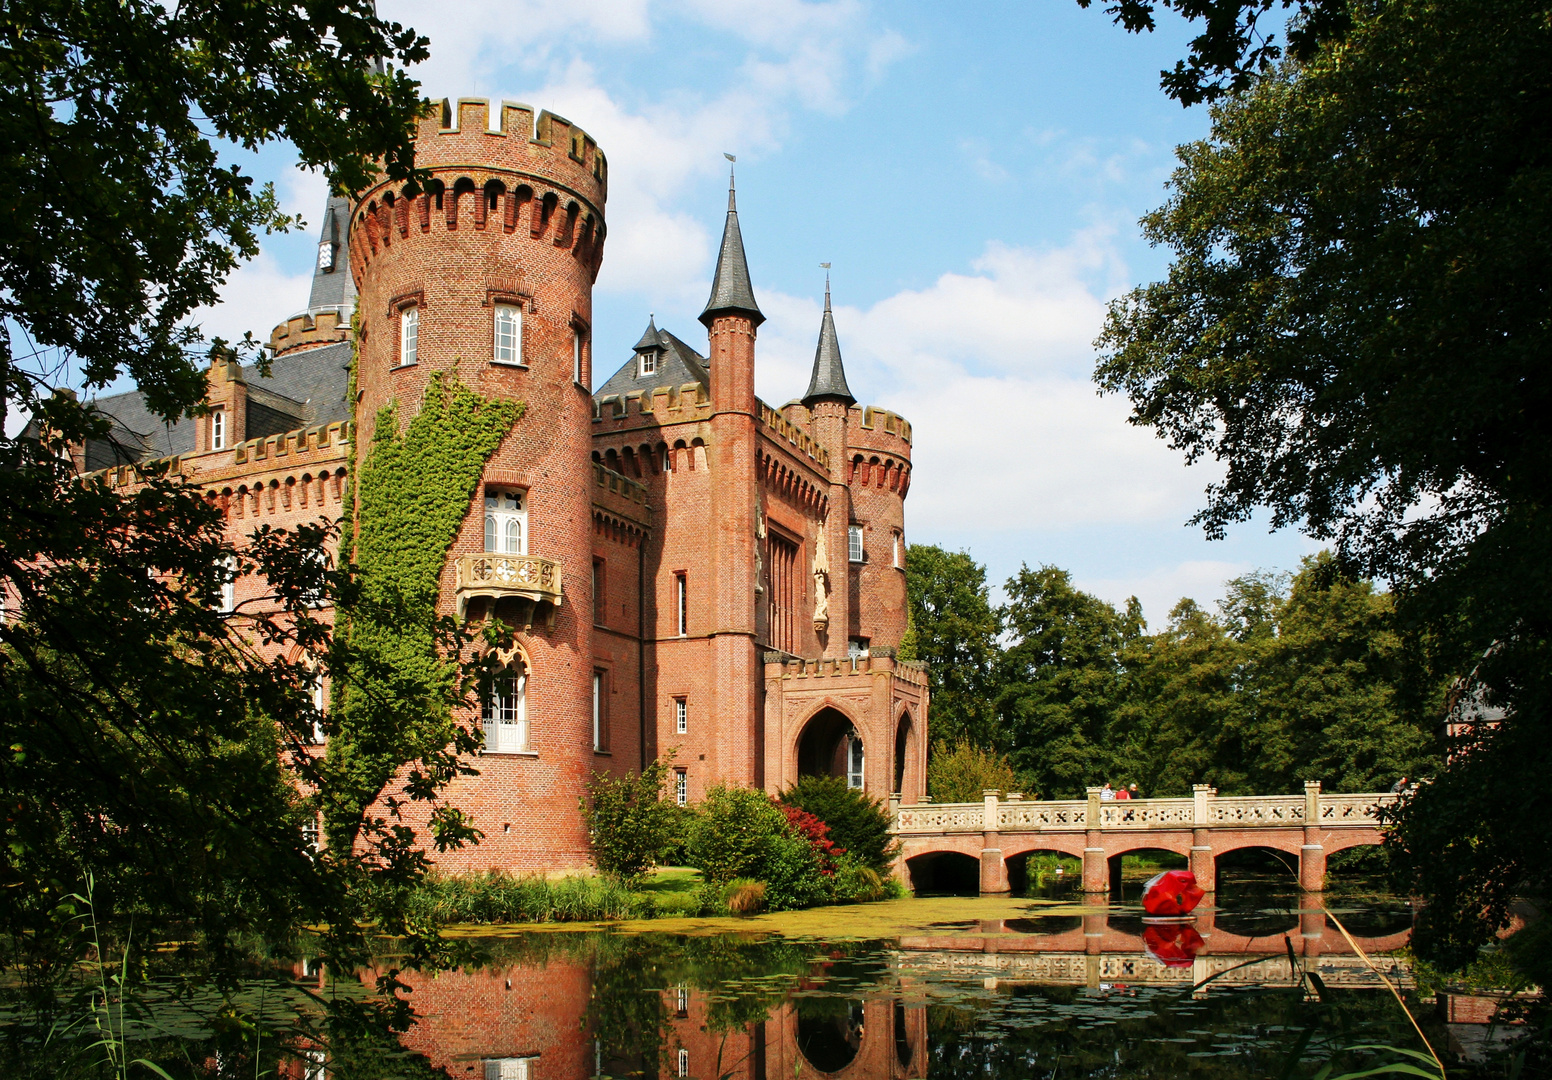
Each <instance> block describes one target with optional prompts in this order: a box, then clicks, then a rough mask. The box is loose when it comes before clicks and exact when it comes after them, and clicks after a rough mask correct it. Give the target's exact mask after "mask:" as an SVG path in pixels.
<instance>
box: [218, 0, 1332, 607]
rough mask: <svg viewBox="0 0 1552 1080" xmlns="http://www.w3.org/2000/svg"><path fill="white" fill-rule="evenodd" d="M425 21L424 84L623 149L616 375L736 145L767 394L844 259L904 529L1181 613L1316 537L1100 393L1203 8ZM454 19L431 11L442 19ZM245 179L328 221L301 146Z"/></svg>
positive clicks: (911, 6)
mask: <svg viewBox="0 0 1552 1080" xmlns="http://www.w3.org/2000/svg"><path fill="white" fill-rule="evenodd" d="M378 7H379V10H380V11H381V12H382V14H383V15H384V16H386V17H388V18H392V19H396V20H398V21H401V22H404V23H406V24H409V25H412V26H414V27H415V28H416V29H418V30H420V31H421V32H422V33H425V34H426V35H427V36H429V37H430V38H431V59H430V60H429V61H428V62H427V63H426V64H424V65H422V66H421V67H420V68H419V69H417V70H416V72H415V74H416V75H417V77H418V78H420V80H421V81H422V83H423V87H424V90H425V92H426V94H427V95H428V96H430V97H433V98H441V97H444V96H447V97H457V96H482V97H492V98H509V99H513V100H517V101H524V102H528V103H530V104H532V105H534V106H537V107H539V108H548V109H550V110H552V111H554V112H557V113H559V114H561V115H563V116H566V117H567V118H569V119H570V120H572V121H573V122H575V123H577V124H579V125H580V126H582V127H583V128H584V129H586V130H587V131H588V132H589V133H590V134H592V135H593V136H594V137H595V138H597V140H598V142H599V144H600V145H601V146H602V147H603V148H604V151H605V153H607V154H608V155H609V161H610V195H609V204H608V208H607V218H608V222H609V240H608V247H607V249H606V252H605V260H604V267H603V271H602V274H601V275H600V277H599V280H598V284H597V288H596V292H595V297H594V308H595V310H594V322H595V336H594V343H595V344H594V349H595V357H596V359H595V363H594V366H595V375H596V378H597V380H598V381H600V382H601V381H602V380H603V379H604V378H607V377H608V375H609V374H610V373H611V372H612V371H613V370H614V369H615V368H616V367H617V366H618V365H619V364H620V363H623V362H624V361H625V359H626V358H627V357H628V356H629V355H630V346H631V345H632V343H634V342H635V340H636V339H637V337H638V336H639V335H640V332H641V329H642V327H643V326H644V325H645V324H646V320H647V316H648V313H649V312H650V313H655V314H656V317H657V322H658V325H659V326H663V327H666V328H668V329H670V330H673V331H674V332H676V333H678V334H679V335H680V336H682V337H684V338H686V339H687V340H690V341H692V342H694V341H697V340H704V331H703V330H702V329H701V327H700V326H699V324H698V323H697V322H696V321H695V316H696V315H697V314H698V313H699V311H700V309H701V306H702V305H703V304H704V302H705V297H706V294H707V291H708V288H709V282H710V277H711V271H712V267H713V259H714V254H715V244H716V241H717V239H718V236H719V234H720V229H721V224H722V211H723V207H724V205H725V202H724V199H725V194H724V193H725V190H726V183H727V175H726V162H725V161H724V159H723V157H722V154H723V152H724V151H726V152H730V153H734V154H736V155H737V156H738V190H739V210H740V220H741V224H742V226H743V235H744V241H745V245H746V247H747V249H748V254H749V263H750V269H751V273H752V276H753V279H754V285H755V291H756V295H757V297H758V299H759V302H760V304H761V307H762V308H763V309H764V311H765V313H766V315H767V316H768V320H769V321H768V322H767V323H766V324H765V325H764V326H763V327H762V328H761V331H760V337H759V344H758V363H759V367H758V369H757V376H756V379H757V388H758V390H759V392H760V394H761V396H762V397H764V398H765V399H766V400H767V401H769V402H771V403H773V404H780V403H781V402H784V401H787V400H789V399H790V398H792V397H796V396H798V395H799V394H801V393H802V391H803V389H804V387H805V386H806V385H807V375H808V367H809V365H810V363H811V361H812V357H813V350H814V342H815V338H816V335H817V333H818V327H819V312H820V308H821V304H822V301H823V287H824V279H823V271H822V270H820V269H819V266H818V264H819V263H821V262H830V263H833V264H834V270H833V277H834V290H835V306H836V322H837V326H838V328H839V332H840V339H841V347H842V352H843V355H844V357H845V360H846V364H847V371H848V376H849V378H850V381H851V386H852V389H853V392H854V393H856V394H857V395H858V397H859V398H860V399H861V400H862V401H863V402H864V403H868V404H877V405H881V406H884V407H886V408H890V409H893V410H894V411H896V412H899V413H901V414H902V415H904V416H906V417H907V418H908V419H910V420H911V422H912V424H913V426H914V431H915V437H916V442H915V474H914V479H913V486H912V489H911V494H910V498H909V499H908V501H907V517H906V524H907V532H908V537H909V539H910V540H911V541H913V542H917V543H924V542H930V543H936V544H941V545H943V546H945V547H949V548H954V549H958V548H966V549H968V550H969V551H970V552H971V553H972V554H973V555H974V556H975V557H976V558H977V559H979V560H981V561H982V562H984V563H986V564H987V565H988V570H989V576H990V578H991V580H992V581H993V582H994V583H1000V582H1001V581H1002V580H1004V579H1006V578H1007V577H1008V576H1009V575H1011V574H1013V573H1014V572H1016V571H1017V569H1018V566H1019V564H1020V563H1021V562H1028V563H1029V564H1030V565H1032V566H1034V565H1039V564H1041V563H1054V564H1056V565H1058V566H1062V567H1065V568H1067V569H1069V570H1071V571H1072V572H1073V574H1074V576H1075V578H1076V580H1077V582H1078V584H1079V585H1080V586H1082V587H1084V588H1087V589H1089V590H1091V591H1094V592H1097V593H1099V594H1100V595H1101V596H1104V597H1105V598H1106V599H1109V600H1111V601H1114V602H1117V603H1120V602H1124V600H1125V599H1126V597H1127V596H1129V595H1132V594H1136V595H1137V596H1139V597H1140V598H1141V599H1142V601H1143V605H1144V611H1145V614H1146V615H1147V616H1148V618H1149V621H1150V623H1152V624H1154V625H1159V624H1161V623H1162V622H1163V621H1164V618H1165V616H1166V615H1167V613H1168V610H1169V608H1170V607H1171V606H1172V605H1173V603H1174V601H1175V600H1176V599H1178V598H1179V597H1181V596H1186V595H1189V596H1194V597H1196V598H1197V599H1198V600H1200V601H1203V602H1210V601H1212V600H1215V599H1216V598H1217V597H1218V596H1219V595H1221V585H1222V582H1223V581H1224V580H1226V579H1227V578H1229V577H1231V576H1233V575H1235V574H1238V573H1242V572H1245V571H1247V570H1251V569H1257V568H1278V569H1288V568H1291V567H1294V566H1296V565H1297V562H1298V559H1299V558H1300V556H1301V555H1302V554H1304V553H1306V552H1308V551H1310V550H1312V545H1311V544H1310V543H1309V542H1308V541H1307V540H1305V539H1304V538H1302V537H1300V536H1298V535H1297V534H1294V533H1287V532H1285V533H1281V534H1277V535H1268V534H1267V532H1266V530H1265V528H1264V527H1263V526H1256V525H1247V526H1245V527H1243V528H1241V529H1238V530H1236V531H1235V532H1234V533H1233V534H1232V535H1231V536H1230V537H1229V538H1228V539H1226V540H1224V541H1220V542H1216V543H1209V542H1207V541H1206V540H1204V539H1203V538H1202V536H1201V533H1200V531H1199V530H1194V529H1191V528H1188V527H1186V525H1185V522H1186V520H1187V519H1188V518H1189V517H1190V516H1191V513H1192V512H1193V510H1194V509H1195V508H1196V507H1197V506H1198V505H1199V504H1200V501H1201V492H1202V488H1203V486H1204V485H1205V484H1207V483H1208V482H1210V481H1211V480H1212V479H1213V477H1214V476H1215V475H1216V472H1215V470H1214V466H1212V465H1211V464H1208V465H1205V466H1199V467H1196V468H1191V469H1187V468H1186V467H1185V466H1184V464H1183V463H1182V461H1181V459H1180V458H1179V456H1178V455H1176V454H1174V453H1172V452H1171V451H1169V450H1168V449H1167V448H1166V447H1165V446H1164V445H1163V444H1162V443H1159V442H1158V441H1157V440H1155V439H1154V438H1153V437H1152V436H1151V435H1150V434H1149V433H1147V432H1144V431H1140V430H1138V429H1135V428H1132V427H1130V426H1129V425H1128V424H1127V423H1126V411H1127V410H1126V406H1125V403H1124V402H1123V401H1120V400H1116V399H1113V398H1111V399H1101V398H1099V397H1098V396H1097V395H1096V394H1095V392H1094V388H1093V385H1092V383H1091V382H1090V374H1091V372H1092V370H1093V365H1094V350H1093V348H1092V345H1091V342H1092V341H1093V339H1094V337H1095V336H1096V334H1097V333H1098V330H1099V327H1100V322H1101V319H1102V317H1103V311H1104V304H1105V301H1106V300H1108V299H1109V298H1110V297H1113V296H1115V295H1117V294H1118V293H1120V292H1121V291H1123V290H1124V289H1126V288H1128V287H1130V286H1131V285H1133V284H1136V283H1140V282H1143V281H1147V280H1152V279H1153V278H1155V277H1157V276H1160V275H1161V274H1162V272H1163V270H1164V267H1165V253H1163V252H1159V251H1154V250H1151V249H1150V248H1149V247H1148V246H1147V244H1146V243H1144V242H1143V240H1142V239H1141V236H1140V232H1139V229H1138V226H1137V219H1138V218H1139V217H1140V216H1141V215H1142V214H1143V213H1145V212H1146V211H1147V210H1149V209H1151V208H1152V207H1154V206H1156V205H1157V204H1158V203H1159V202H1160V201H1161V200H1162V199H1163V198H1164V184H1165V181H1166V180H1167V178H1168V176H1169V173H1170V170H1171V168H1172V166H1173V162H1174V156H1173V150H1174V147H1175V146H1176V145H1177V144H1179V143H1181V142H1185V141H1188V140H1191V139H1194V138H1198V137H1201V136H1202V135H1203V134H1204V133H1205V132H1206V130H1207V122H1208V118H1207V115H1206V112H1205V110H1203V109H1200V108H1197V109H1191V110H1185V109H1182V108H1181V107H1180V106H1179V105H1178V104H1176V103H1175V102H1173V101H1170V100H1168V99H1167V98H1165V97H1164V95H1163V93H1162V92H1161V91H1160V90H1159V88H1158V73H1159V70H1160V69H1161V68H1163V67H1166V66H1172V65H1173V63H1174V60H1175V59H1177V58H1178V57H1180V56H1182V55H1184V47H1185V41H1186V39H1187V37H1188V36H1189V32H1188V28H1187V27H1185V26H1184V25H1183V24H1181V23H1179V22H1171V21H1168V20H1165V21H1164V22H1162V24H1161V27H1160V29H1159V31H1157V32H1155V33H1154V34H1151V35H1144V36H1140V37H1138V36H1133V35H1128V34H1126V33H1124V32H1122V31H1121V30H1120V29H1119V28H1118V27H1115V26H1113V25H1112V24H1111V23H1110V21H1109V19H1108V18H1107V17H1106V16H1105V15H1104V14H1103V12H1102V11H1100V10H1098V9H1097V8H1096V9H1091V10H1088V11H1084V10H1081V9H1079V8H1078V6H1077V4H1076V3H1075V2H1074V0H1034V2H1033V3H1031V2H1028V0H1025V2H1022V3H991V2H966V3H960V4H953V5H945V4H926V3H921V4H918V3H903V2H896V3H890V4H882V3H869V2H866V0H834V2H814V3H807V2H801V0H677V2H656V0H566V2H551V0H517V2H514V0H502V2H499V3H498V2H486V0H456V2H452V3H445V4H442V5H436V6H428V5H425V4H420V3H408V2H403V0H380V2H379V5H378ZM428 12H433V13H434V17H430V18H428V17H427V13H428ZM250 168H251V169H252V170H253V171H254V172H256V173H257V174H258V175H260V176H261V177H262V178H266V179H273V180H275V182H276V184H277V186H278V188H279V189H280V191H281V194H282V196H283V199H284V200H285V201H286V203H287V205H288V207H289V208H291V209H293V210H295V211H298V212H301V213H302V214H303V215H304V216H305V217H307V218H308V220H309V222H315V221H316V220H317V216H318V210H319V208H320V207H321V205H322V199H323V194H324V189H323V185H322V182H321V181H320V180H319V179H318V178H317V177H314V176H308V175H304V174H301V173H299V172H298V171H297V170H296V169H294V168H293V167H291V164H290V161H289V160H288V156H287V154H286V153H285V151H284V148H281V147H276V148H272V149H270V150H268V151H266V152H265V153H264V154H262V155H260V157H259V158H258V159H257V160H256V161H255V162H253V163H252V164H251V166H250ZM313 243H314V240H313V237H312V235H311V231H310V230H309V231H308V232H307V233H305V234H293V235H289V236H282V237H275V238H271V240H270V241H269V242H267V243H266V245H265V250H264V254H263V255H262V256H261V258H260V259H259V260H257V261H256V262H255V263H254V264H252V265H250V266H249V267H247V268H245V269H244V270H242V271H240V272H239V274H238V275H237V276H236V277H235V278H234V279H233V281H232V282H231V284H230V287H229V289H228V290H227V294H226V296H227V300H226V303H225V304H223V305H222V307H221V308H220V309H218V310H215V311H212V312H209V313H208V314H207V315H206V317H205V318H204V325H205V327H206V330H207V332H208V333H221V334H225V335H231V334H232V333H233V332H237V333H240V332H241V331H242V330H243V329H252V330H254V331H255V333H256V335H258V336H263V337H267V335H268V329H269V327H270V326H271V325H273V324H274V323H276V322H278V321H280V320H281V319H282V318H283V317H284V316H285V315H287V314H289V313H290V312H291V311H292V310H293V309H296V308H298V307H300V306H302V305H303V304H304V303H305V297H306V279H307V274H308V272H309V271H310V269H311V262H312V258H313V251H314V249H313Z"/></svg>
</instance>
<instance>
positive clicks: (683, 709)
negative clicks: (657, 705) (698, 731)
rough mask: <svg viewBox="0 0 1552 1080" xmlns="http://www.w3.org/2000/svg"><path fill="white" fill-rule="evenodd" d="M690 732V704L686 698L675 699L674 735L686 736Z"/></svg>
mask: <svg viewBox="0 0 1552 1080" xmlns="http://www.w3.org/2000/svg"><path fill="white" fill-rule="evenodd" d="M689 730H690V704H689V702H688V701H686V700H685V699H684V698H682V697H681V698H674V734H676V735H685V734H688V733H689Z"/></svg>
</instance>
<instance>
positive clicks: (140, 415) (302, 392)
mask: <svg viewBox="0 0 1552 1080" xmlns="http://www.w3.org/2000/svg"><path fill="white" fill-rule="evenodd" d="M349 366H350V342H348V341H341V342H338V343H336V344H334V345H325V346H323V347H322V348H319V349H309V350H307V351H305V352H296V353H291V354H290V355H289V356H282V357H278V358H277V359H276V360H275V361H274V363H273V364H272V365H271V367H270V375H269V378H267V379H266V378H263V377H261V376H260V375H259V369H258V367H257V366H255V365H252V364H246V365H244V366H243V379H244V381H246V382H247V384H248V416H247V437H248V438H250V439H259V438H263V437H264V436H266V435H278V434H280V433H281V432H285V431H295V430H296V429H297V428H302V427H318V426H320V425H323V424H332V423H334V422H336V421H339V420H349V419H350V404H349V402H347V401H346V400H345V395H346V391H347V389H348V386H349V382H350V372H349ZM93 404H95V405H96V406H97V409H98V410H99V411H100V412H102V413H104V414H106V415H107V416H108V418H109V421H110V422H111V423H112V425H113V430H114V437H113V439H112V440H111V441H109V440H100V439H91V440H88V442H87V444H86V468H87V469H88V470H91V469H106V468H109V467H110V466H113V465H123V464H127V463H128V462H129V461H139V460H143V459H147V458H160V457H171V456H173V455H175V454H190V453H193V452H194V424H195V422H196V421H194V420H192V419H190V418H189V417H183V418H182V419H180V420H179V421H178V422H177V423H175V424H172V425H170V426H169V425H168V424H166V423H165V422H163V421H162V419H161V418H160V417H158V416H156V415H154V414H153V413H152V412H151V411H150V410H149V409H147V408H146V406H145V398H144V396H143V395H142V394H141V393H140V391H138V390H134V391H131V392H129V393H127V394H113V395H111V396H109V397H102V398H97V399H96V401H95V402H94V403H93ZM115 443H117V444H118V445H117V446H115V445H114V444H115Z"/></svg>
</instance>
